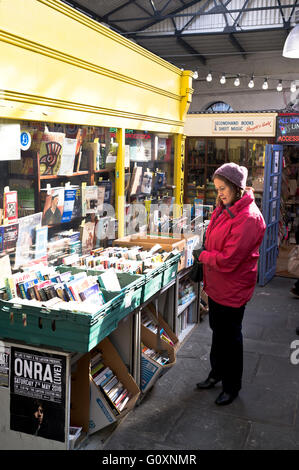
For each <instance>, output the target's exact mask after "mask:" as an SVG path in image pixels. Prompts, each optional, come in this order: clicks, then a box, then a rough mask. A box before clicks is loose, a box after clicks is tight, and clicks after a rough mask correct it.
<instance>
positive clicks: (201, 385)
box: [196, 377, 220, 390]
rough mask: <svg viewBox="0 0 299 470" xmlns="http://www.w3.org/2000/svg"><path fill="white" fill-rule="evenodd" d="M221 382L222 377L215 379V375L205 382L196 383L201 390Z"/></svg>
mask: <svg viewBox="0 0 299 470" xmlns="http://www.w3.org/2000/svg"><path fill="white" fill-rule="evenodd" d="M218 382H220V379H219V380H217V379H214V378H213V377H208V378H207V379H206V380H205V381H204V382H199V383H198V384H196V387H197V388H199V389H200V390H208V389H209V388H213V387H215V385H216V384H217V383H218Z"/></svg>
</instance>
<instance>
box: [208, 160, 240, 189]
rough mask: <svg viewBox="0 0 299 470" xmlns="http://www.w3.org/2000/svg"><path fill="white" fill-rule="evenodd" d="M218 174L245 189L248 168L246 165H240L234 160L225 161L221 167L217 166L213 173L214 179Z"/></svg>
mask: <svg viewBox="0 0 299 470" xmlns="http://www.w3.org/2000/svg"><path fill="white" fill-rule="evenodd" d="M216 176H224V177H225V178H226V179H228V180H229V181H230V182H231V183H234V184H235V185H236V186H238V187H239V188H242V189H245V188H246V180H247V176H248V170H247V168H246V167H245V166H240V165H237V164H236V163H233V162H231V163H224V165H221V166H220V167H219V168H217V170H216V171H215V173H214V175H213V179H214V178H215V177H216Z"/></svg>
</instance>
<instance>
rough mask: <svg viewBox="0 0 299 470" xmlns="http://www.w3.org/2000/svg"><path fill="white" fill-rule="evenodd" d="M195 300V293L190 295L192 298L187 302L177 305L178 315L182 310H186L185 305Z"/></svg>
mask: <svg viewBox="0 0 299 470" xmlns="http://www.w3.org/2000/svg"><path fill="white" fill-rule="evenodd" d="M195 300H196V295H194V297H192V299H190V300H188V301H187V302H185V303H184V304H181V305H179V306H178V317H179V316H180V315H181V314H182V313H183V312H184V310H186V308H187V307H189V305H191V304H192V303H193V302H194V301H195Z"/></svg>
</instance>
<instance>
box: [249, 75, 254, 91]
mask: <svg viewBox="0 0 299 470" xmlns="http://www.w3.org/2000/svg"><path fill="white" fill-rule="evenodd" d="M248 86H249V88H253V87H254V81H253V75H252V77H251V79H250V82H249V83H248Z"/></svg>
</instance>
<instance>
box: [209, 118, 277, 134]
mask: <svg viewBox="0 0 299 470" xmlns="http://www.w3.org/2000/svg"><path fill="white" fill-rule="evenodd" d="M211 132H212V135H220V134H221V135H223V134H225V135H227V134H230V135H243V136H250V135H263V136H273V135H274V133H275V120H274V118H273V117H268V116H257V117H249V118H248V117H246V118H244V117H240V118H236V117H233V118H230V117H229V116H227V117H225V118H224V119H223V118H221V119H219V118H218V119H217V118H215V119H213V120H212V123H211Z"/></svg>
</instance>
